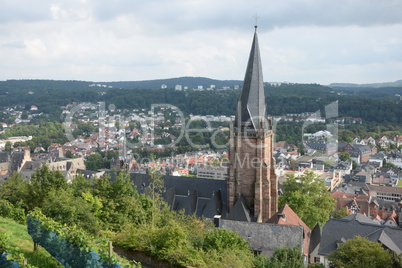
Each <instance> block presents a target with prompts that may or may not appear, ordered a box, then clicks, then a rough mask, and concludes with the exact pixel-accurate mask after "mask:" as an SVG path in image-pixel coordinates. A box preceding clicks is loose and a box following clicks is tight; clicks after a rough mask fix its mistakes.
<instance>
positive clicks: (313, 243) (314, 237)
mask: <svg viewBox="0 0 402 268" xmlns="http://www.w3.org/2000/svg"><path fill="white" fill-rule="evenodd" d="M321 232H322V230H321V227H320V224H318V223H317V224H316V226H315V227H314V229H313V230H312V231H311V236H310V245H309V248H308V253H309V254H310V253H311V252H313V251H314V249H315V248H316V247H317V246H318V245H319V244H320V241H321Z"/></svg>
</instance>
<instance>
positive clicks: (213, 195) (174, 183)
mask: <svg viewBox="0 0 402 268" xmlns="http://www.w3.org/2000/svg"><path fill="white" fill-rule="evenodd" d="M111 175H112V174H111ZM112 177H113V176H112ZM130 177H131V180H132V181H133V183H134V184H135V185H136V187H137V190H138V192H140V193H143V192H144V191H145V189H146V188H147V187H148V186H149V184H150V176H149V175H148V174H140V173H130ZM162 179H163V181H164V188H165V193H164V194H163V196H164V198H165V201H166V202H168V204H169V205H170V207H171V208H172V209H173V210H182V209H184V211H185V213H186V214H195V215H197V216H199V217H201V216H204V217H206V218H213V217H214V216H215V215H222V216H226V198H227V194H226V189H227V186H226V181H225V180H213V179H200V178H193V177H183V176H166V175H164V176H162Z"/></svg>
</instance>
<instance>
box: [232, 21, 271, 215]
mask: <svg viewBox="0 0 402 268" xmlns="http://www.w3.org/2000/svg"><path fill="white" fill-rule="evenodd" d="M228 169H229V170H228V174H229V176H228V180H227V187H228V188H227V194H228V209H229V214H230V213H231V210H232V208H233V207H234V206H235V204H236V203H237V202H243V203H244V204H243V205H244V207H245V208H246V209H248V210H249V212H250V214H251V216H252V217H254V220H256V221H257V222H266V221H267V220H268V219H269V218H271V216H273V215H274V214H275V213H276V212H277V211H278V180H277V177H276V175H275V160H274V158H273V130H272V123H271V120H270V119H268V117H267V114H266V106H265V94H264V82H263V76H262V65H261V58H260V49H259V45H258V36H257V26H255V32H254V38H253V43H252V46H251V51H250V56H249V60H248V64H247V69H246V74H245V77H244V82H243V89H242V92H241V95H240V99H239V101H238V104H237V112H236V117H235V121H234V124H231V127H230V137H229V167H228Z"/></svg>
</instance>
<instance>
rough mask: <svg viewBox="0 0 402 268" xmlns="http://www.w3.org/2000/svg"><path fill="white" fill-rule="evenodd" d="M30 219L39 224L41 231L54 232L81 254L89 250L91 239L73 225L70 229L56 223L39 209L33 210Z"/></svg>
mask: <svg viewBox="0 0 402 268" xmlns="http://www.w3.org/2000/svg"><path fill="white" fill-rule="evenodd" d="M30 217H31V220H33V221H38V222H39V224H40V226H41V227H40V228H41V229H42V230H44V231H53V232H55V233H56V234H57V235H58V236H59V237H60V238H64V239H66V240H67V241H68V242H69V243H71V244H72V245H75V246H78V247H79V248H80V250H81V251H83V252H89V251H90V250H91V246H90V241H92V240H93V238H92V237H91V236H90V235H88V234H87V233H85V232H84V231H82V230H80V229H79V228H77V227H76V226H75V225H74V226H71V227H70V226H67V225H65V224H61V223H59V222H56V221H54V220H53V219H51V218H49V217H47V216H46V215H44V214H43V213H42V211H41V210H40V209H34V211H33V212H32V213H31V214H30Z"/></svg>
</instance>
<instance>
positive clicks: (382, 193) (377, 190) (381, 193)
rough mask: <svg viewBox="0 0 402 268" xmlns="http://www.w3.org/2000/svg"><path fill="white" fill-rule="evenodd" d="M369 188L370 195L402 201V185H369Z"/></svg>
mask: <svg viewBox="0 0 402 268" xmlns="http://www.w3.org/2000/svg"><path fill="white" fill-rule="evenodd" d="M367 187H368V188H369V195H370V196H372V197H377V198H381V199H384V200H390V201H394V202H399V201H401V197H402V187H391V186H381V185H380V186H379V185H367Z"/></svg>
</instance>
